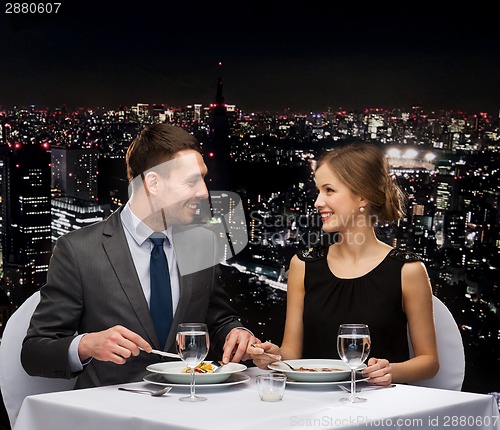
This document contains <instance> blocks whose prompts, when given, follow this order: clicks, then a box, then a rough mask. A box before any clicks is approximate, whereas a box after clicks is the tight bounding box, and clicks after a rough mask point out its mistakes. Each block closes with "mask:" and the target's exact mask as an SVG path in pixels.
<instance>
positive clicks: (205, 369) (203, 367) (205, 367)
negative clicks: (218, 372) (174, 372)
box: [182, 361, 215, 373]
mask: <svg viewBox="0 0 500 430" xmlns="http://www.w3.org/2000/svg"><path fill="white" fill-rule="evenodd" d="M214 370H215V369H214V367H213V366H212V364H211V363H206V362H205V361H202V362H201V363H200V364H198V366H196V367H195V368H194V371H195V373H214ZM182 373H191V369H190V368H189V367H184V368H183V369H182Z"/></svg>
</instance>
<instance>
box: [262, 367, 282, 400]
mask: <svg viewBox="0 0 500 430" xmlns="http://www.w3.org/2000/svg"><path fill="white" fill-rule="evenodd" d="M285 385H286V375H283V374H282V373H267V374H263V375H257V390H258V392H259V396H260V399H261V400H262V401H264V402H277V401H279V400H281V399H282V398H283V395H284V394H285Z"/></svg>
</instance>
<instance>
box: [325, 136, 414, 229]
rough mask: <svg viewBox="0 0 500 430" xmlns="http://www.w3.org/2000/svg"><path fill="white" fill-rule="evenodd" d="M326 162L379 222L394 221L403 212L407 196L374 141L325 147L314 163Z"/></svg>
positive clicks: (400, 216) (402, 214)
mask: <svg viewBox="0 0 500 430" xmlns="http://www.w3.org/2000/svg"><path fill="white" fill-rule="evenodd" d="M323 164H326V165H327V166H328V167H329V168H330V169H331V170H332V172H333V173H335V175H336V176H337V177H338V178H339V180H340V181H342V182H343V183H344V184H345V185H346V186H347V187H349V189H350V190H351V192H352V193H354V194H356V195H358V196H361V197H363V198H364V199H366V200H367V201H368V202H369V209H370V213H369V214H368V215H370V216H375V217H376V219H377V221H378V223H379V224H380V223H381V222H384V221H385V222H389V223H392V222H395V221H397V220H399V219H400V218H402V217H403V216H404V212H405V203H406V197H405V195H404V193H403V191H402V190H401V189H400V188H399V186H398V185H397V184H396V183H395V182H394V181H393V180H392V178H391V176H390V172H389V163H388V162H387V158H386V157H385V155H384V153H383V152H382V151H381V150H380V149H379V148H378V147H377V146H375V145H372V144H368V143H353V144H349V145H347V146H343V147H341V148H339V149H335V150H332V151H328V152H326V153H325V154H323V156H322V157H321V158H320V159H319V161H318V165H317V167H318V168H319V167H320V166H322V165H323Z"/></svg>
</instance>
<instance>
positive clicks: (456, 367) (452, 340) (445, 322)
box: [408, 296, 465, 391]
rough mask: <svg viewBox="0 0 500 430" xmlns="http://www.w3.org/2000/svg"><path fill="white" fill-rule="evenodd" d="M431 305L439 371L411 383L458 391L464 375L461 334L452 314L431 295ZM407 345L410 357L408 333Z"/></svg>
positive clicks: (411, 353)
mask: <svg viewBox="0 0 500 430" xmlns="http://www.w3.org/2000/svg"><path fill="white" fill-rule="evenodd" d="M433 305H434V324H435V327H436V341H437V347H438V356H439V371H438V373H437V374H436V375H435V376H434V377H433V378H431V379H425V380H422V381H418V382H412V383H411V385H419V386H421V387H431V388H442V389H446V390H454V391H460V390H461V389H462V384H463V382H464V376H465V354H464V345H463V342H462V335H461V334H460V330H459V329H458V326H457V323H456V321H455V319H454V318H453V315H452V314H451V312H450V311H449V309H448V308H447V307H446V305H445V304H444V303H443V302H442V301H441V300H439V299H438V298H437V297H436V296H433ZM408 346H409V347H410V357H413V356H414V353H413V347H412V345H411V340H410V335H409V333H408Z"/></svg>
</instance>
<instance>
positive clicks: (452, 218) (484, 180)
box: [1, 82, 500, 392]
mask: <svg viewBox="0 0 500 430" xmlns="http://www.w3.org/2000/svg"><path fill="white" fill-rule="evenodd" d="M212 86H213V88H214V89H215V88H216V85H215V82H214V83H213V85H212ZM214 93H215V91H214ZM214 101H215V100H214ZM216 106H217V104H216ZM216 106H202V105H196V104H192V105H187V106H184V107H181V108H177V109H171V108H168V107H165V106H156V105H145V104H137V105H134V106H131V107H130V108H121V109H116V110H110V111H107V110H95V109H90V108H89V109H80V110H78V111H70V110H54V111H46V110H43V109H36V107H34V106H32V107H29V108H26V109H24V108H19V109H10V110H9V109H8V110H5V111H3V112H2V114H1V117H2V144H3V148H4V154H6V157H7V158H3V159H2V160H3V162H4V164H3V169H2V171H3V172H4V173H5V166H6V165H10V166H11V167H10V171H11V172H13V173H12V174H17V175H19V173H20V176H18V179H16V180H15V182H11V188H10V189H11V196H14V197H15V196H16V195H17V194H16V193H17V192H19V191H16V189H17V190H23V189H24V190H25V191H23V192H22V193H21V194H18V195H19V196H22V199H21V200H20V201H21V202H22V204H23V205H24V207H25V208H27V209H25V210H27V211H28V212H27V213H31V214H32V215H31V216H32V217H33V220H32V221H29V219H28V218H29V217H26V218H22V211H21V218H18V219H19V220H21V221H17V222H16V225H15V226H14V225H12V226H11V227H14V228H9V226H8V225H5V224H4V223H5V221H3V225H2V232H3V236H5V235H10V237H13V238H14V242H12V241H10V240H8V241H7V244H9V243H10V244H12V243H15V241H16V240H18V239H15V237H17V236H15V234H14V235H13V232H15V231H17V230H18V229H19V232H20V233H19V237H21V239H20V240H21V242H20V243H23V242H22V241H23V240H24V243H25V245H21V247H27V248H26V249H28V250H29V251H30V252H31V254H32V255H34V256H38V259H39V261H38V262H37V261H35V259H34V258H33V259H31V260H30V259H29V258H28V259H27V260H26V259H24V258H25V257H26V255H25V253H23V252H20V251H19V249H18V250H17V251H16V250H15V246H14V251H12V252H11V251H9V248H8V246H7V247H4V249H5V250H6V251H5V252H6V253H7V254H8V253H9V252H10V255H11V257H9V256H8V255H7V254H5V255H4V278H3V280H2V281H3V282H2V289H3V290H4V292H7V293H8V294H9V297H10V300H12V302H13V303H15V302H16V301H17V302H18V303H19V301H22V300H23V299H24V298H25V297H26V296H27V295H29V294H30V293H31V292H32V291H33V290H34V289H37V288H39V286H40V284H41V283H43V281H42V279H43V277H44V274H43V272H44V270H45V271H46V264H47V263H48V259H47V257H48V253H47V251H48V252H49V253H50V248H51V246H52V245H53V242H54V241H55V240H56V239H57V237H58V236H60V235H61V234H64V233H65V232H67V231H71V230H72V229H74V228H81V227H83V226H84V225H86V224H89V223H93V222H96V221H97V220H99V219H102V218H103V217H105V216H107V214H109V212H110V211H112V210H115V209H116V208H118V207H119V206H120V205H121V204H123V203H124V202H125V201H126V199H127V180H126V177H125V169H124V167H125V164H124V156H125V152H126V148H127V147H128V145H129V144H130V142H131V140H132V139H133V137H134V136H135V135H136V134H137V132H138V131H139V130H140V128H141V127H142V126H144V125H145V124H148V123H154V122H165V121H166V122H170V123H172V124H176V125H179V126H183V127H185V128H186V129H187V130H189V131H190V132H192V133H193V134H194V135H195V136H197V137H198V139H199V140H200V141H201V142H202V143H203V144H204V146H205V145H207V146H206V147H205V151H204V152H205V155H204V156H205V158H206V159H207V162H208V161H209V159H210V158H211V157H210V155H209V154H208V153H207V150H208V148H212V149H213V150H214V151H215V158H217V151H218V147H217V146H213V143H212V147H210V146H209V145H210V141H211V139H212V138H211V135H212V132H211V129H212V128H211V124H214V123H213V120H214V114H215V111H216V109H215V108H216ZM224 106H225V109H223V113H224V116H225V117H227V119H228V123H229V129H228V136H227V137H228V139H229V144H230V148H231V161H230V163H229V171H230V176H231V189H232V190H234V191H235V192H237V193H239V195H240V197H241V201H242V202H243V205H244V207H245V212H246V216H247V219H246V221H247V230H248V246H247V247H246V248H245V249H244V251H243V252H241V253H240V254H238V255H237V256H236V258H235V259H233V260H232V261H229V263H230V264H229V265H227V266H224V270H223V272H224V274H225V278H224V279H225V283H226V284H225V285H226V288H227V290H228V292H229V294H230V296H231V297H233V301H234V304H235V307H236V308H237V310H238V312H239V313H240V314H241V315H242V317H243V319H244V322H245V323H246V325H247V326H248V327H249V328H251V329H252V330H253V331H254V332H255V333H256V334H258V335H261V336H262V337H265V338H272V339H273V340H275V341H277V342H278V341H279V339H280V336H281V335H282V328H283V327H282V324H283V322H284V310H285V308H284V304H285V294H286V292H285V291H286V277H287V273H286V270H287V268H288V263H289V260H290V258H291V256H292V255H293V253H294V252H295V251H296V250H297V249H299V248H303V247H307V246H310V245H314V244H316V243H318V242H317V241H318V240H319V239H320V235H319V232H320V223H319V220H318V218H317V213H316V210H315V209H314V207H313V202H314V196H315V190H314V183H313V180H312V164H311V163H312V162H313V161H314V160H315V159H317V157H318V156H319V154H320V153H322V152H323V151H325V150H329V149H330V150H331V149H333V150H334V149H335V148H336V147H339V146H342V145H344V144H346V143H348V142H350V141H352V140H362V141H367V142H373V143H376V144H378V145H381V146H382V148H383V149H384V151H385V152H386V155H387V157H388V159H389V162H390V165H391V166H392V171H393V174H394V175H395V176H396V177H397V179H398V182H400V184H401V186H402V187H403V189H404V190H405V191H406V193H407V195H408V208H407V216H406V217H405V219H404V220H402V221H401V222H400V223H399V224H398V226H397V227H391V226H381V227H380V228H379V231H378V234H379V237H380V238H381V240H384V241H385V242H386V243H389V244H391V245H393V246H397V247H400V248H404V249H409V250H412V251H414V252H416V253H417V254H419V255H420V256H421V257H422V258H423V259H424V262H425V264H426V266H427V269H428V271H429V276H430V278H431V282H432V285H433V290H434V293H435V294H436V295H437V296H438V297H439V298H441V299H442V300H443V301H444V302H445V304H447V306H448V307H449V308H450V310H451V311H452V313H453V315H454V316H455V318H456V319H457V323H458V325H459V327H460V328H461V332H462V336H463V339H464V345H465V347H466V360H467V370H466V381H465V383H464V389H466V390H471V391H477V392H486V391H487V392H490V391H494V390H497V387H498V384H499V381H498V380H497V379H495V378H492V377H491V375H489V373H488V372H486V373H485V369H491V368H496V367H497V366H498V357H497V354H496V353H495V351H497V350H498V348H499V343H500V336H499V333H500V321H499V318H498V315H499V309H500V297H499V291H500V290H499V288H498V270H499V269H498V268H499V267H500V252H499V243H500V236H499V235H500V228H499V226H500V223H499V204H498V198H499V192H498V189H499V184H500V181H499V180H498V176H499V174H500V166H499V159H498V152H499V150H500V148H499V145H498V141H499V129H500V125H499V118H498V117H497V116H492V115H487V114H482V115H476V114H467V113H457V112H453V111H441V112H438V113H429V112H426V111H425V110H424V109H422V108H421V107H419V106H414V107H413V108H412V109H410V110H409V111H405V110H401V109H392V110H383V109H365V110H360V111H345V110H344V111H330V112H324V113H322V114H307V113H304V114H298V113H290V114H289V115H271V114H269V115H266V114H263V113H261V114H253V113H249V114H247V113H245V112H243V111H241V110H240V109H238V107H237V106H234V105H224ZM212 149H210V150H212ZM35 152H36V154H38V155H36V156H35V157H34V156H33V154H34V153H35ZM23 154H24V155H23ZM42 154H45V155H43V157H45V156H47V155H50V164H51V169H50V170H51V171H50V172H48V173H47V168H46V166H47V165H48V164H47V163H48V161H49V159H47V158H45V159H44V158H42ZM6 160H7V161H6ZM8 160H11V161H8ZM23 160H24V161H23ZM34 160H39V163H42V165H43V166H44V169H45V172H46V173H42V170H41V169H40V168H36V161H34ZM43 160H46V161H43ZM5 163H8V164H5ZM30 163H34V166H32V165H31V164H30ZM61 163H62V164H61ZM96 163H97V164H96ZM23 167H24V168H25V169H24V170H23ZM7 170H8V169H7ZM212 171H214V169H212ZM215 171H217V169H215ZM16 172H19V173H16ZM23 172H24V173H23ZM256 172H258V174H256ZM210 178H211V177H210V175H209V176H208V181H209V184H208V185H209V188H210V187H211V184H210ZM34 180H36V182H33V181H34ZM2 182H3V183H4V184H6V183H8V181H6V180H5V176H3V180H2ZM34 183H39V184H40V185H41V186H42V188H44V189H45V193H40V192H39V190H38V189H37V187H29V185H30V184H31V185H32V184H34ZM42 183H43V185H42ZM14 184H15V185H14ZM23 184H24V185H23ZM23 187H24V188H23ZM216 189H218V188H216ZM12 190H14V191H12ZM96 190H97V191H96ZM4 192H5V190H4ZM4 192H3V193H4ZM96 192H97V195H96ZM12 193H14V194H12ZM3 195H4V196H5V193H4V194H3ZM3 203H4V204H3V205H2V213H3V214H5V212H4V211H5V209H6V208H7V207H8V206H9V199H8V198H5V197H4V198H3ZM11 204H14V205H15V202H14V200H12V198H11ZM222 206H224V203H223V202H222ZM30 208H34V209H30ZM49 212H50V215H51V216H50V221H48V220H47V213H49ZM36 217H39V218H38V219H40V220H42V219H43V223H44V225H43V226H42V227H40V228H38V227H37V224H36V222H35V221H34V220H35V218H36ZM3 220H7V218H6V217H3ZM7 222H8V220H7ZM23 223H24V224H23ZM41 233H42V236H41V235H40V234H41ZM5 237H6V236H5ZM22 237H24V239H22ZM42 237H45V239H43V242H44V245H43V246H42V244H41V242H40V239H41V238H42ZM34 238H35V239H36V240H35V241H34V240H33V239H34ZM37 241H39V242H38V243H40V246H41V247H40V248H38V250H37V248H36V246H37V245H36V243H37ZM4 243H5V242H4ZM4 246H6V245H4ZM23 259H24V260H23ZM30 261H31V262H30ZM37 265H39V266H37ZM23 267H25V268H26V269H27V270H26V272H23V270H24V269H22V268H23ZM33 267H35V271H32V269H33ZM36 267H39V269H36ZM23 273H25V274H24V275H23ZM30 273H32V275H30ZM21 279H23V280H22V282H20V280H21ZM20 285H22V287H20ZM271 315H272V317H271ZM486 357H487V358H486ZM485 360H486V361H488V360H489V361H488V365H485Z"/></svg>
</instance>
